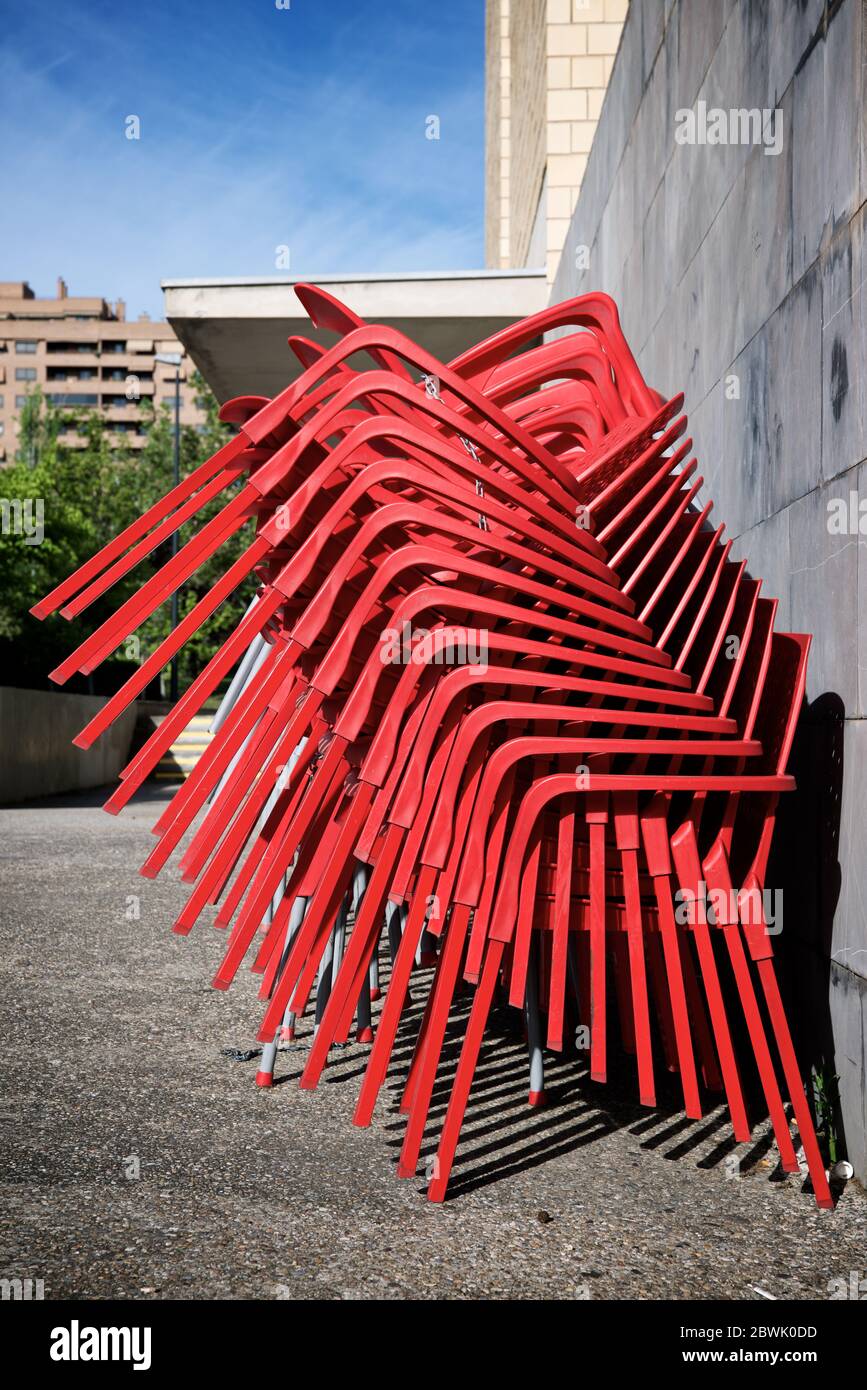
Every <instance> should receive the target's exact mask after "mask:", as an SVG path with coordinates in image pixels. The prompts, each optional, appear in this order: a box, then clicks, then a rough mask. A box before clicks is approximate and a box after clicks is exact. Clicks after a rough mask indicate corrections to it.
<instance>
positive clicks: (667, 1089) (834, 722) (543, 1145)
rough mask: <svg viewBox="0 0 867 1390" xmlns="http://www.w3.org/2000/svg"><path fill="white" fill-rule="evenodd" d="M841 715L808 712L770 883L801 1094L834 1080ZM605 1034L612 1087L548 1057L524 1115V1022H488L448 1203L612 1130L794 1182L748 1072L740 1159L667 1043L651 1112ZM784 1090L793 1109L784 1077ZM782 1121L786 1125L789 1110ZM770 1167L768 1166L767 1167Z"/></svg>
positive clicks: (834, 702) (461, 1008)
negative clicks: (694, 1108) (819, 1078)
mask: <svg viewBox="0 0 867 1390" xmlns="http://www.w3.org/2000/svg"><path fill="white" fill-rule="evenodd" d="M843 713H844V711H843V706H842V702H841V701H840V700H839V697H837V696H835V695H826V696H822V697H821V698H820V699H819V700H817V701H815V702H814V703H813V704H812V705H808V706H805V709H804V713H803V716H802V718H801V721H800V723H799V727H798V734H797V737H796V740H795V746H794V748H793V754H792V760H791V767H792V771H793V772H794V775H795V777H796V779H797V783H798V790H797V792H795V793H794V794H793V795H791V796H787V797H783V798H781V805H780V813H779V819H778V826H777V834H776V835H775V839H774V850H773V854H772V857H771V863H770V866H769V870H768V877H767V883H768V884H769V885H773V886H774V887H775V888H776V887H780V888H781V889H782V891H783V903H784V907H785V906H787V905H788V904H789V903H795V904H797V905H798V909H799V910H798V912H797V913H794V912H792V913H791V914H790V915H791V917H792V918H794V920H792V921H791V922H790V921H789V920H788V919H785V918H784V923H785V929H784V930H783V932H782V933H781V934H780V935H779V936H778V937H775V939H774V954H775V958H776V960H777V962H778V972H779V977H780V983H781V988H782V990H783V992H784V999H785V1004H786V1011H787V1016H788V1017H789V1020H790V1023H791V1026H792V1031H793V1034H794V1037H795V1045H796V1048H797V1052H798V1058H799V1061H800V1063H801V1069H802V1076H803V1077H804V1079H805V1081H806V1082H809V1078H810V1073H811V1069H812V1068H819V1069H820V1068H824V1069H825V1070H826V1071H827V1070H828V1068H829V1067H830V1068H833V1058H834V1043H833V1034H832V1027H831V1017H830V1009H829V1002H828V999H829V995H828V990H829V979H830V969H831V965H830V959H829V957H830V943H831V931H832V926H833V919H834V911H835V908H836V904H837V900H838V897H839V892H840V865H839V862H838V852H839V827H840V802H841V789H842V776H843V742H842V740H843ZM805 952H806V953H807V954H806V955H805ZM805 961H807V962H808V963H807V964H805ZM718 965H719V966H720V973H721V978H722V981H723V985H724V987H725V993H726V1004H727V1013H728V1015H729V1019H730V1022H731V1026H732V1031H733V1034H734V1036H735V1044H736V1053H737V1055H738V1057H739V1058H740V1059H747V1058H750V1057H751V1049H750V1047H749V1043H748V1039H747V1037H746V1030H745V1025H744V1022H743V1018H742V1012H741V1009H740V1007H739V1004H738V999H737V994H736V991H735V990H734V987H733V982H732V980H731V979H730V978H727V977H728V975H729V971H728V966H727V962H726V961H725V960H724V959H722V958H720V960H719V961H718ZM387 976H388V971H387V967H385V970H384V974H383V985H385V984H386V983H387ZM431 979H432V977H431V975H430V974H429V972H422V974H421V976H420V980H419V983H420V985H421V986H422V987H421V988H419V989H418V991H417V996H416V998H415V999H414V1001H413V1003H412V1005H411V1006H410V1007H409V1008H408V1009H407V1010H406V1012H405V1015H404V1017H403V1019H402V1022H401V1026H400V1029H399V1031H398V1036H397V1039H396V1043H395V1047H394V1050H393V1053H392V1060H391V1065H390V1068H389V1074H388V1078H387V1080H386V1083H385V1085H384V1087H383V1090H382V1092H381V1094H380V1099H379V1107H378V1113H379V1115H380V1116H385V1117H386V1118H385V1119H384V1124H383V1128H384V1130H385V1134H386V1136H387V1143H388V1145H389V1147H390V1148H391V1149H392V1151H393V1156H394V1161H395V1163H396V1162H397V1155H398V1152H399V1150H400V1147H401V1145H402V1143H403V1133H404V1126H405V1117H404V1115H402V1114H401V1112H400V1098H401V1094H402V1091H403V1088H404V1086H405V1083H406V1079H407V1076H408V1072H409V1066H410V1062H411V1059H412V1054H413V1049H414V1046H415V1039H416V1036H417V1032H418V1028H419V1024H420V1021H421V1016H422V1005H423V1002H424V999H425V997H426V993H427V988H428V987H429V985H430V982H431ZM470 1002H471V993H470V991H469V990H467V991H465V992H464V993H463V994H462V995H461V996H460V997H459V998H458V1000H457V1001H456V1003H455V1005H454V1007H453V1010H452V1015H451V1017H450V1020H449V1027H448V1031H447V1033H446V1038H445V1042H444V1045H443V1050H442V1056H441V1059H440V1064H439V1068H438V1071H437V1079H436V1083H435V1085H434V1088H433V1092H432V1096H431V1105H430V1110H429V1114H428V1121H427V1125H426V1128H425V1138H424V1142H423V1145H422V1148H421V1152H420V1161H419V1165H418V1176H419V1177H421V1176H423V1175H424V1173H425V1168H426V1165H428V1164H429V1163H431V1162H432V1160H433V1157H434V1155H435V1153H436V1147H437V1141H438V1136H439V1130H440V1127H441V1125H442V1121H443V1118H444V1115H445V1111H446V1107H447V1104H448V1099H449V1095H450V1092H451V1086H452V1080H453V1077H454V1072H455V1067H456V1065H457V1058H458V1055H459V1052H460V1047H461V1042H462V1038H463V1032H464V1028H465V1026H466V1017H467V1014H468V1011H469V1007H470ZM613 1012H614V1011H613ZM306 1032H307V1029H306V1028H305V1029H304V1032H302V1033H301V1034H300V1036H299V1041H298V1043H296V1044H295V1047H296V1048H297V1049H299V1050H300V1052H301V1054H302V1055H301V1057H299V1058H298V1061H299V1063H300V1065H299V1066H298V1067H297V1069H296V1067H295V1065H294V1061H295V1059H294V1058H293V1059H292V1061H293V1065H292V1069H291V1071H290V1072H289V1073H288V1074H283V1075H281V1076H279V1077H278V1078H275V1081H276V1084H281V1083H282V1082H287V1081H297V1080H298V1079H299V1078H300V1075H301V1070H302V1068H303V1058H304V1057H305V1056H306V1050H307V1041H308V1039H307V1037H306V1036H305V1034H306ZM608 1033H609V1039H610V1044H609V1074H608V1080H607V1082H606V1083H605V1084H604V1085H600V1084H597V1083H595V1082H592V1081H591V1080H590V1078H589V1075H588V1069H587V1065H586V1061H585V1057H584V1054H581V1053H577V1052H576V1051H575V1049H574V1047H571V1046H570V1049H569V1051H568V1052H564V1053H563V1054H558V1053H553V1052H546V1054H545V1090H546V1094H547V1098H548V1104H547V1105H546V1106H544V1107H543V1108H541V1109H536V1108H532V1107H530V1106H528V1104H527V1090H528V1073H527V1053H526V1045H525V1044H524V1042H523V1038H522V1034H521V1019H520V1015H519V1014H518V1013H517V1011H515V1010H512V1009H509V1008H507V1007H504V1006H501V1007H499V1008H496V1009H495V1010H494V1011H493V1012H492V1015H491V1019H490V1020H489V1025H488V1029H487V1031H486V1034H485V1042H484V1045H483V1048H482V1053H481V1056H480V1059H479V1065H478V1068H477V1070H476V1075H475V1079H474V1082H473V1087H472V1091H471V1094H470V1100H469V1104H468V1107H467V1112H466V1116H465V1120H464V1125H463V1128H462V1131H461V1139H460V1144H459V1147H458V1151H457V1156H456V1160H455V1166H454V1169H453V1172H452V1175H451V1179H450V1182H449V1187H448V1194H447V1200H455V1199H456V1198H459V1197H461V1196H462V1195H464V1194H466V1193H469V1192H473V1191H477V1190H479V1189H482V1188H485V1187H488V1186H490V1185H491V1184H494V1183H498V1182H502V1181H504V1180H506V1179H508V1178H510V1177H512V1176H514V1175H517V1174H521V1173H526V1172H528V1171H530V1170H531V1169H533V1168H537V1167H540V1166H541V1165H543V1164H545V1163H548V1162H551V1161H552V1160H554V1159H558V1158H563V1157H566V1156H568V1155H569V1154H572V1153H575V1152H577V1151H578V1150H580V1149H582V1148H586V1147H589V1146H592V1145H593V1144H596V1143H599V1142H600V1141H602V1140H604V1139H605V1138H606V1137H607V1136H609V1135H611V1134H612V1133H614V1132H615V1131H617V1130H627V1131H629V1133H630V1134H632V1135H633V1136H634V1137H635V1138H636V1139H637V1140H638V1145H637V1149H638V1150H645V1151H647V1152H654V1153H657V1154H661V1155H662V1157H663V1158H665V1159H666V1160H667V1161H669V1162H685V1161H691V1162H693V1163H694V1164H695V1166H696V1167H698V1168H702V1169H714V1168H717V1167H719V1166H720V1165H722V1164H725V1163H726V1162H730V1163H731V1164H732V1165H733V1170H732V1171H735V1170H736V1171H737V1173H739V1174H740V1175H742V1176H743V1175H746V1174H748V1173H750V1172H751V1171H753V1170H755V1169H757V1167H758V1166H759V1165H761V1166H762V1168H763V1170H765V1169H766V1170H767V1171H766V1173H765V1176H766V1177H767V1179H768V1180H769V1181H772V1182H783V1181H786V1180H787V1175H786V1174H785V1173H784V1172H783V1170H782V1168H781V1166H780V1164H779V1160H778V1158H777V1155H776V1148H775V1142H774V1137H773V1131H772V1129H771V1127H770V1124H769V1123H768V1121H767V1109H766V1106H765V1104H764V1100H763V1098H762V1094H761V1088H760V1084H759V1080H758V1076H757V1074H752V1069H751V1067H750V1066H748V1065H747V1066H742V1073H743V1074H742V1081H743V1084H744V1089H745V1094H746V1097H747V1101H748V1106H749V1111H750V1118H751V1120H752V1122H753V1124H754V1129H753V1135H752V1138H751V1140H750V1142H749V1145H748V1146H743V1145H739V1144H738V1143H737V1142H736V1140H735V1139H734V1136H733V1135H732V1132H731V1127H730V1123H729V1115H728V1110H727V1107H726V1105H725V1101H724V1097H723V1096H721V1095H720V1094H718V1093H716V1092H714V1093H708V1092H706V1093H704V1096H703V1100H704V1103H705V1114H704V1116H703V1118H702V1119H699V1120H692V1119H689V1118H687V1117H686V1115H685V1114H684V1112H683V1100H682V1094H681V1092H680V1089H679V1080H678V1077H677V1075H676V1074H672V1073H671V1072H669V1071H668V1070H667V1069H666V1066H665V1059H664V1056H663V1053H662V1048H661V1044H660V1039H659V1037H658V1036H655V1037H654V1051H655V1063H656V1066H655V1074H656V1082H657V1097H656V1099H657V1104H656V1106H655V1107H654V1108H653V1109H648V1108H645V1107H644V1106H642V1105H640V1104H639V1102H638V1099H637V1082H636V1074H635V1060H634V1057H632V1056H630V1055H628V1054H627V1053H625V1052H624V1051H623V1050H622V1049H621V1048H619V1047H618V1030H617V1021H616V1017H612V1018H610V1019H609V1028H608ZM367 1055H368V1049H367V1048H365V1049H364V1050H363V1051H361V1050H360V1049H359V1048H358V1047H356V1046H350V1047H349V1048H347V1049H346V1051H345V1053H344V1052H342V1051H340V1050H338V1049H332V1051H331V1054H330V1056H329V1063H328V1067H327V1069H326V1071H325V1073H324V1074H323V1078H322V1080H323V1084H324V1085H325V1086H328V1085H337V1086H341V1087H342V1086H343V1085H344V1084H345V1083H347V1082H352V1081H354V1082H356V1084H359V1083H360V1080H361V1077H362V1076H363V1073H364V1069H365V1066H366V1062H367ZM290 1056H291V1054H290ZM780 1080H781V1088H782V1090H783V1095H784V1096H785V1088H784V1085H783V1084H782V1077H780ZM809 1090H810V1087H809V1086H808V1091H809ZM811 1102H812V1096H811ZM787 1111H788V1113H789V1115H790V1119H791V1118H792V1116H791V1109H790V1107H787ZM833 1123H834V1124H835V1125H836V1126H837V1132H838V1134H842V1127H841V1124H840V1118H839V1109H838V1110H837V1113H836V1115H835V1116H834V1119H833ZM774 1159H775V1160H776V1161H775V1162H773V1166H771V1164H770V1163H769V1160H774ZM804 1186H805V1190H807V1191H809V1190H810V1187H809V1182H808V1181H807V1182H805V1183H804ZM421 1190H422V1191H424V1188H422V1189H421Z"/></svg>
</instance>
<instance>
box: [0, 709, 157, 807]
mask: <svg viewBox="0 0 867 1390" xmlns="http://www.w3.org/2000/svg"><path fill="white" fill-rule="evenodd" d="M105 703H106V702H105V700H104V699H103V698H102V697H100V696H96V695H63V694H60V693H58V694H55V693H54V692H53V691H51V690H16V689H14V688H13V687H11V686H2V687H0V749H2V756H0V802H2V803H3V804H6V805H8V804H9V803H10V802H17V801H29V800H30V799H31V798H32V797H38V796H53V795H55V794H56V793H58V792H68V791H80V790H83V789H84V788H85V787H100V786H104V785H105V784H106V783H108V782H113V781H114V780H115V779H116V777H117V775H118V773H119V772H120V770H121V768H122V767H123V766H124V764H125V763H126V760H127V755H128V753H129V746H130V741H131V739H132V731H133V727H134V725H135V721H136V715H137V710H136V707H135V705H133V706H132V707H131V708H130V709H128V710H126V711H125V713H124V714H123V715H121V717H120V718H119V719H118V720H117V721H116V722H115V723H114V724H113V725H112V726H111V728H110V729H109V730H108V731H107V733H105V734H103V736H102V738H100V739H98V740H97V742H96V743H95V744H94V746H93V747H92V748H89V749H87V750H86V751H82V750H81V749H80V748H75V747H74V746H73V743H72V740H73V738H74V737H75V735H76V734H77V733H79V732H80V730H81V729H83V728H84V726H85V724H87V722H88V721H89V720H90V719H92V718H93V716H94V715H95V714H96V712H97V711H98V710H99V709H101V708H102V706H103V705H104V704H105Z"/></svg>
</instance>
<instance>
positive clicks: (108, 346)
mask: <svg viewBox="0 0 867 1390" xmlns="http://www.w3.org/2000/svg"><path fill="white" fill-rule="evenodd" d="M102 350H103V352H126V343H118V342H108V343H103V345H102Z"/></svg>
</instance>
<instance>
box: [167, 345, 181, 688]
mask: <svg viewBox="0 0 867 1390" xmlns="http://www.w3.org/2000/svg"><path fill="white" fill-rule="evenodd" d="M172 456H173V459H172V461H173V464H174V479H175V487H177V485H178V483H179V482H180V481H181V369H180V365H179V366H178V367H176V369H175V437H174V446H173V449H172ZM177 553H178V533H177V531H173V532H172V555H173V556H175V555H177ZM177 625H178V591H177V589H175V591H174V593H173V594H172V632H174V630H175V628H176V627H177ZM169 699H170V700H171V702H172V704H176V703H177V699H178V657H177V653H175V655H174V656H173V657H172V667H171V676H170V680H169Z"/></svg>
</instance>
